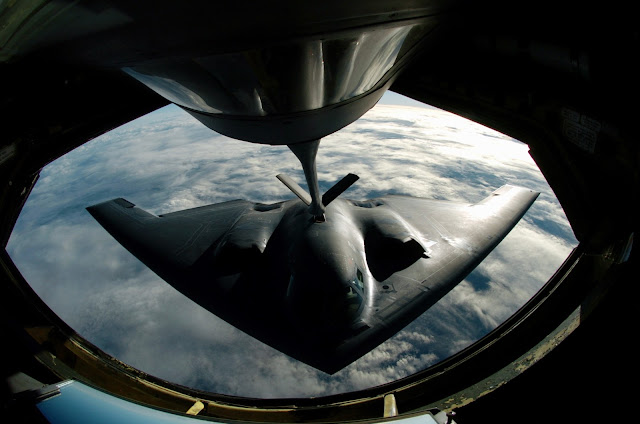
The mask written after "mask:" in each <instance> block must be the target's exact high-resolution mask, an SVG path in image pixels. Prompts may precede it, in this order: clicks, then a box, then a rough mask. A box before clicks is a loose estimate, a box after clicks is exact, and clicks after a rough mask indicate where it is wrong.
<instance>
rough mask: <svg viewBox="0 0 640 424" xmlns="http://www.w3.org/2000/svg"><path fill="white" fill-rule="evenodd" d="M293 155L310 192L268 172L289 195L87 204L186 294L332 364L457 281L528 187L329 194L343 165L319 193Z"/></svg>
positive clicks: (282, 347)
mask: <svg viewBox="0 0 640 424" xmlns="http://www.w3.org/2000/svg"><path fill="white" fill-rule="evenodd" d="M311 147H312V148H314V146H311ZM315 149H316V150H317V144H316V145H315ZM294 153H295V151H294ZM296 155H297V156H298V157H299V158H300V160H301V162H302V163H303V167H304V168H305V171H307V170H309V169H311V170H312V172H310V173H309V175H308V178H307V181H308V183H310V184H309V187H311V192H312V193H311V195H308V194H307V193H304V191H303V190H302V189H301V188H300V187H299V186H297V184H296V183H294V182H292V181H291V179H289V178H287V177H284V176H279V178H280V179H281V180H282V181H283V182H284V183H285V184H286V185H287V186H288V187H290V188H291V189H292V191H293V192H294V193H296V194H297V195H298V196H299V197H300V199H295V200H288V201H284V202H280V203H274V204H260V203H253V202H249V201H246V200H233V201H228V202H223V203H218V204H213V205H209V206H203V207H198V208H194V209H188V210H183V211H179V212H173V213H168V214H165V215H159V216H156V215H153V214H150V213H148V212H146V211H144V210H142V209H140V208H138V207H136V206H135V205H134V204H132V203H131V202H129V201H127V200H124V199H121V198H119V199H113V200H110V201H107V202H104V203H100V204H97V205H94V206H91V207H89V208H87V209H88V211H89V212H90V213H91V214H92V215H93V217H94V218H95V219H96V220H97V221H98V222H99V223H100V224H101V225H102V226H103V227H104V228H105V229H106V230H107V231H108V232H109V233H110V234H111V235H112V236H113V237H114V238H115V239H116V240H117V241H118V242H119V243H120V244H121V245H122V246H124V247H125V248H126V249H127V250H129V251H130V252H131V253H132V254H133V255H134V256H136V257H137V258H138V259H139V260H141V261H142V262H143V263H144V264H145V265H147V266H148V267H149V268H150V269H151V270H153V271H154V272H155V273H156V274H157V275H159V276H160V277H161V278H163V279H164V280H165V281H166V282H168V283H169V284H170V285H172V286H173V287H174V288H176V289H177V290H178V291H180V292H181V293H183V294H184V295H186V296H187V297H189V298H190V299H192V300H193V301H194V302H196V303H198V304H199V305H201V306H202V307H204V308H205V309H207V310H209V311H210V312H212V313H213V314H215V315H217V316H218V317H220V318H222V319H223V320H225V321H227V322H228V323H230V324H232V325H233V326H235V327H236V328H238V329H240V330H242V331H244V332H245V333H247V334H249V335H251V336H253V337H255V338H256V339H258V340H260V341H262V342H264V343H266V344H268V345H270V346H272V347H273V348H275V349H277V350H279V351H281V352H283V353H285V354H287V355H289V356H291V357H293V358H295V359H297V360H300V361H302V362H304V363H307V364H309V365H311V366H313V367H315V368H317V369H319V370H321V371H324V372H326V373H329V374H333V373H335V372H337V371H339V370H340V369H342V368H344V367H345V366H347V365H348V364H350V363H352V362H353V361H355V360H356V359H358V358H360V357H361V356H362V355H364V354H366V353H367V352H369V351H371V350H372V349H373V348H375V347H376V346H378V345H379V344H381V343H382V342H384V341H385V340H387V339H388V338H390V337H391V336H393V335H394V334H395V333H396V332H398V331H399V330H401V329H402V328H403V327H405V326H406V325H407V324H409V323H410V322H411V321H413V320H414V319H415V318H417V317H418V316H419V315H421V314H422V313H423V312H425V311H426V310H427V309H428V308H430V307H431V306H432V305H434V304H435V303H436V302H437V301H438V300H439V299H441V298H442V297H443V296H444V295H445V294H447V293H448V292H449V291H450V290H451V289H453V288H454V287H455V286H456V285H457V284H459V283H460V282H461V281H462V280H463V279H464V278H465V276H466V275H467V274H469V273H470V272H471V271H472V270H473V269H474V268H475V267H476V266H477V265H478V264H479V263H480V262H481V261H482V260H483V259H484V258H485V257H486V256H487V255H488V254H489V253H490V252H491V251H492V250H493V249H494V248H495V247H496V245H497V244H498V243H499V242H500V241H501V240H502V239H503V238H504V237H505V236H506V235H507V234H508V232H509V231H510V230H511V229H512V228H513V227H514V226H515V225H516V224H517V223H518V221H519V220H520V219H521V218H522V216H523V215H524V213H525V212H526V211H527V210H528V208H529V207H530V206H531V204H532V203H533V202H534V201H535V199H536V198H537V196H538V194H539V193H536V192H533V191H531V190H528V189H525V188H519V187H515V186H510V185H505V186H503V187H501V188H499V189H498V190H496V191H494V192H493V193H492V194H490V195H489V196H488V197H487V198H486V199H484V200H483V201H481V202H479V203H477V204H461V203H454V202H449V201H439V200H429V199H423V198H414V197H409V196H396V195H388V196H382V197H378V198H375V199H369V200H365V201H353V200H347V199H343V198H337V196H338V195H339V194H340V193H341V192H343V191H344V190H345V189H346V188H348V187H349V186H350V185H351V184H352V183H353V182H354V181H355V180H356V179H357V177H356V176H354V175H353V174H349V175H348V176H347V177H345V178H344V179H343V180H341V181H340V182H338V183H337V184H336V185H335V186H334V187H333V188H332V189H330V190H328V191H327V193H325V195H324V196H322V198H320V197H319V195H318V193H317V185H316V186H315V187H316V188H313V185H314V180H315V178H317V177H316V174H315V164H314V163H313V164H312V165H313V166H310V165H309V163H310V162H309V161H307V162H305V160H304V159H303V158H301V156H304V155H298V153H296ZM311 156H312V157H313V158H315V152H313V154H312V155H311ZM310 180H311V181H310ZM315 183H317V180H315ZM334 199H335V200H334Z"/></svg>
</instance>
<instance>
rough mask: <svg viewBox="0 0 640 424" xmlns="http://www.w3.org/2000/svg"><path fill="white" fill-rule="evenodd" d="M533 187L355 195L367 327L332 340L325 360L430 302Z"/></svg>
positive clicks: (359, 349)
mask: <svg viewBox="0 0 640 424" xmlns="http://www.w3.org/2000/svg"><path fill="white" fill-rule="evenodd" d="M538 195H539V193H537V192H534V191H532V190H529V189H525V188H521V187H515V186H510V185H505V186H503V187H501V188H499V189H498V190H496V191H494V192H493V193H491V194H490V195H489V196H488V197H487V198H485V199H484V200H483V201H481V202H479V203H476V204H463V203H455V202H449V201H440V200H430V199H421V198H415V197H409V196H382V197H379V198H376V199H372V200H369V201H366V202H353V204H354V207H355V208H356V211H355V212H354V213H355V214H356V215H358V216H359V220H360V221H361V222H363V223H364V227H365V242H364V244H365V252H366V257H367V263H368V264H369V271H370V272H371V274H372V276H373V277H374V278H373V281H374V284H373V287H372V288H371V290H370V294H371V296H372V298H371V299H370V302H369V307H368V309H367V311H365V313H364V314H363V321H364V322H365V323H366V326H365V328H364V329H362V330H361V331H360V332H359V333H358V334H355V335H353V337H351V338H350V339H348V340H345V341H344V343H342V344H341V345H340V346H338V347H337V348H335V350H334V351H333V352H331V358H332V359H331V360H327V361H325V362H327V363H325V364H324V366H325V367H326V368H328V369H330V370H332V371H333V372H335V371H337V370H339V369H341V368H342V367H344V366H346V365H347V364H349V363H351V362H353V361H354V360H356V359H358V358H359V357H360V356H362V355H364V354H365V353H367V352H369V351H370V350H371V349H373V348H375V347H376V346H378V345H379V344H380V343H382V342H384V341H385V340H387V339H388V338H390V337H391V336H393V335H394V334H395V333H396V332H398V331H399V330H401V329H402V328H404V327H405V326H406V325H407V324H409V323H410V322H412V321H413V320H414V319H416V318H417V317H418V316H419V315H421V314H422V313H424V312H425V311H426V310H427V309H429V308H430V307H431V306H433V305H434V304H435V303H436V302H437V301H438V300H440V299H441V298H442V297H443V296H444V295H446V294H447V293H448V292H449V291H450V290H452V289H453V288H454V287H455V286H456V285H458V284H459V283H460V282H461V281H462V280H463V279H464V278H465V277H466V276H467V275H468V274H469V273H470V272H471V271H472V270H473V269H474V268H475V267H476V266H478V264H480V262H482V260H483V259H484V258H485V257H486V256H487V255H488V254H489V253H490V252H491V251H492V250H493V249H494V248H495V247H496V246H497V245H498V244H499V243H500V241H501V240H502V239H503V238H504V237H505V236H506V235H507V234H508V233H509V231H511V229H512V228H513V227H514V226H515V225H516V224H517V223H518V222H519V221H520V219H521V218H522V216H523V215H524V214H525V213H526V211H527V210H528V209H529V207H530V206H531V205H532V204H533V202H534V201H535V199H536V198H537V197H538ZM327 356H328V355H327Z"/></svg>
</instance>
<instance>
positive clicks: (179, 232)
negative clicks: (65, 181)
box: [87, 198, 254, 281]
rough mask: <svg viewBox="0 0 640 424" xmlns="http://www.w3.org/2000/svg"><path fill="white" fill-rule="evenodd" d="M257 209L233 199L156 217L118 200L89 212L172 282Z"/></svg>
mask: <svg viewBox="0 0 640 424" xmlns="http://www.w3.org/2000/svg"><path fill="white" fill-rule="evenodd" d="M253 207H254V203H251V202H248V201H245V200H232V201H229V202H224V203H218V204H214V205H208V206H202V207H199V208H194V209H188V210H183V211H179V212H173V213H169V214H165V215H160V216H156V215H153V214H150V213H149V212H147V211H145V210H143V209H140V208H138V207H136V206H135V205H134V204H133V203H131V202H129V201H127V200H125V199H122V198H118V199H113V200H109V201H107V202H103V203H100V204H97V205H93V206H90V207H88V208H87V210H88V211H89V213H91V215H92V216H93V217H94V218H95V219H96V221H98V223H99V224H100V225H102V226H103V227H104V229H105V230H107V231H108V232H109V234H111V235H112V236H113V238H115V239H116V240H117V241H118V242H119V243H120V244H121V245H122V246H124V247H125V248H126V249H127V250H128V251H129V252H131V253H132V254H133V255H134V256H135V257H137V258H138V259H140V261H142V262H143V263H144V264H145V265H147V266H148V267H149V268H150V269H151V270H153V271H154V272H155V273H156V274H158V275H159V276H160V277H162V278H163V279H165V280H167V279H168V278H169V280H170V276H172V275H175V273H179V272H180V270H181V269H182V270H184V269H187V268H188V267H190V266H192V265H193V264H194V263H195V262H196V261H197V260H198V258H200V257H201V256H202V255H203V254H204V253H205V251H207V250H208V249H210V248H211V246H215V245H216V243H217V242H218V240H219V239H220V238H221V237H222V236H223V235H224V234H225V233H226V232H227V231H229V230H230V229H231V228H232V227H233V225H234V223H235V222H236V221H237V220H239V219H240V218H241V217H242V215H243V214H245V213H246V212H247V211H249V210H251V209H252V208H253ZM169 280H167V281H169Z"/></svg>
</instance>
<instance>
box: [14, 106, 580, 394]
mask: <svg viewBox="0 0 640 424" xmlns="http://www.w3.org/2000/svg"><path fill="white" fill-rule="evenodd" d="M318 171H319V178H320V180H321V189H322V190H326V189H327V188H328V187H330V186H331V185H332V184H333V183H334V182H335V181H336V180H338V179H339V178H341V177H342V176H344V175H345V174H346V173H348V172H353V173H356V174H358V175H359V176H360V180H359V181H358V182H357V183H356V184H355V185H354V186H353V187H352V188H350V189H349V190H348V191H347V192H346V193H345V194H344V195H343V196H345V197H349V198H352V199H366V198H371V197H375V196H378V195H382V194H388V193H393V194H408V195H413V196H419V197H426V198H436V199H448V200H454V201H462V202H469V203H474V202H477V201H479V200H481V199H483V198H484V197H486V196H487V195H488V194H489V193H490V192H491V191H493V190H494V189H496V188H498V187H500V186H501V185H503V184H507V183H509V184H514V185H521V186H526V187H528V188H531V189H534V190H537V191H540V192H541V193H542V194H541V195H540V197H539V198H538V200H537V201H536V202H535V204H534V205H533V207H532V208H531V209H530V211H529V213H528V214H527V215H526V216H525V218H524V219H523V220H522V221H521V222H520V223H519V224H518V226H517V227H516V228H515V229H514V230H513V231H512V232H511V233H510V234H509V235H508V236H507V238H506V239H505V240H504V241H503V242H502V243H501V244H500V245H499V246H498V248H496V249H495V250H494V251H493V252H492V253H491V254H490V255H489V257H488V258H487V259H486V260H485V261H484V262H483V263H482V264H481V265H480V266H479V267H478V268H477V269H476V270H475V271H474V272H473V273H472V274H471V275H469V277H468V278H467V279H465V280H464V281H463V282H462V283H461V284H460V285H458V287H456V289H454V290H453V291H452V292H451V293H450V294H449V295H447V296H446V297H444V298H443V299H442V300H441V301H440V302H439V303H438V304H437V305H435V306H434V307H433V308H431V309H430V310H428V311H427V312H426V313H425V314H423V315H422V316H421V317H419V318H418V319H416V320H415V321H414V322H413V323H411V324H410V325H409V326H407V327H406V328H405V329H404V330H403V331H401V332H400V333H398V334H397V335H395V336H394V337H392V338H391V339H389V340H388V341H386V342H385V343H383V344H382V345H381V346H379V347H378V348H376V349H374V350H373V351H371V352H370V353H368V354H367V355H365V356H364V357H362V358H361V359H359V360H358V361H356V362H354V363H353V364H351V365H349V366H348V367H346V368H345V369H343V370H341V371H340V372H338V373H336V374H335V375H333V376H328V375H326V374H324V373H322V372H320V371H317V370H315V369H313V368H311V367H309V366H307V365H305V364H302V363H299V362H297V361H295V360H293V359H291V358H289V357H287V356H286V355H283V354H281V353H280V352H278V351H276V350H274V349H272V348H270V347H268V346H266V345H264V344H262V343H260V342H258V341H256V340H255V339H253V338H251V337H249V336H247V335H246V334H244V333H242V332H240V331H238V330H236V329H235V328H234V327H232V326H230V325H229V324H227V323H226V322H224V321H222V320H220V319H218V318H217V317H215V316H214V315H212V314H210V313H209V312H207V311H206V310H204V309H202V308H200V307H199V306H197V305H195V304H193V303H192V302H191V301H189V300H188V299H187V298H185V297H184V296H182V295H181V294H179V293H178V292H177V291H175V290H174V289H173V288H172V287H171V286H169V285H168V284H166V283H165V282H164V281H162V280H160V279H159V278H158V277H157V276H156V275H155V274H153V273H152V272H150V271H149V270H148V269H146V267H144V266H143V265H142V264H141V263H140V262H138V261H137V260H136V259H135V258H134V257H132V256H131V255H130V254H129V253H128V252H127V251H126V250H125V249H124V248H122V247H121V246H120V245H119V244H118V243H117V242H115V241H114V240H113V239H112V238H111V237H110V236H109V235H108V234H107V233H106V232H105V231H104V230H103V229H102V227H100V226H99V225H98V224H97V223H96V222H95V221H94V220H93V219H92V218H91V217H90V215H89V214H88V213H87V212H86V211H85V210H84V208H85V207H86V206H89V205H92V204H95V203H97V202H100V201H104V200H108V199H111V198H114V197H124V198H126V199H128V200H130V201H132V202H134V203H136V204H137V205H138V206H140V207H142V208H145V209H147V210H149V211H150V212H153V213H156V214H161V213H167V212H172V211H176V210H181V209H186V208H191V207H195V206H201V205H206V204H211V203H217V202H221V201H226V200H232V199H237V198H243V199H247V200H252V201H256V202H263V203H269V202H275V201H281V200H286V199H291V198H292V194H291V193H290V192H289V191H288V189H287V188H286V187H284V186H283V185H282V184H280V183H279V182H278V181H277V180H276V179H275V178H274V176H275V175H276V174H278V173H286V174H289V175H290V176H292V177H293V178H294V179H296V180H297V181H298V182H300V183H301V185H303V184H302V182H303V181H304V177H303V174H302V171H301V169H300V166H299V163H298V162H297V160H296V158H295V156H294V155H293V154H292V153H291V152H290V151H289V150H288V149H287V148H286V147H275V146H262V145H254V144H250V143H245V142H240V141H235V140H230V139H227V138H225V137H223V136H220V135H217V134H215V133H213V132H211V131H210V130H208V129H207V128H205V127H204V126H202V125H201V124H199V123H198V122H196V121H195V120H194V119H193V118H191V117H190V116H188V115H187V114H185V113H183V112H181V111H180V110H179V109H177V108H176V107H172V106H170V107H167V108H164V109H162V110H160V111H157V112H155V113H153V114H150V115H147V116H145V117H143V118H140V119H139V120H137V121H134V122H131V123H129V124H126V125H124V126H122V127H120V128H118V129H116V130H114V131H112V132H110V133H108V134H105V135H103V136H101V137H99V138H97V139H95V140H92V141H91V142H89V143H87V144H85V145H84V146H81V147H79V148H78V149H76V150H75V151H73V152H71V153H70V154H68V155H66V156H65V157H63V158H60V159H58V160H57V161H55V162H53V163H52V164H50V165H49V166H47V168H45V169H44V170H43V172H42V175H41V178H40V181H39V182H38V184H37V185H36V187H35V189H34V191H33V193H32V194H31V196H30V197H29V200H28V202H27V204H26V206H25V208H24V210H23V212H22V214H21V216H20V219H19V221H18V223H17V225H16V227H15V229H14V232H13V234H12V237H11V239H10V243H9V246H8V251H9V253H10V255H11V257H12V258H13V260H14V261H15V262H16V264H17V265H18V267H19V269H20V270H21V272H22V273H23V275H24V276H25V278H26V279H27V281H29V283H30V284H31V285H32V287H33V288H34V290H35V291H36V292H37V293H38V294H39V295H40V296H41V297H42V298H43V300H44V301H45V302H46V303H47V304H48V305H49V306H50V307H51V308H52V309H53V310H54V311H55V312H56V313H57V314H58V315H59V316H60V317H61V318H63V319H64V320H65V321H66V322H67V323H68V324H69V325H71V326H72V327H73V328H74V329H75V330H76V331H78V332H79V333H80V334H82V335H83V336H85V337H86V338H87V339H89V340H91V341H92V342H93V343H95V344H96V345H97V346H99V347H100V348H101V349H103V350H105V351H106V352H108V353H110V354H112V355H114V356H116V357H117V358H119V359H120V360H122V361H124V362H126V363H129V364H130V365H133V366H135V367H137V368H139V369H141V370H143V371H145V372H148V373H150V374H153V375H155V376H157V377H160V378H164V379H167V380H170V381H173V382H176V383H179V384H183V385H187V386H192V387H196V388H199V389H203V390H209V391H214V392H220V393H227V394H233V395H240V396H258V397H295V396H321V395H327V394H333V393H339V392H345V391H352V390H358V389H362V388H365V387H370V386H374V385H379V384H384V383H386V382H389V381H392V380H395V379H397V378H400V377H404V376H406V375H409V374H411V373H414V372H416V371H418V370H421V369H423V368H425V367H427V366H429V365H432V364H434V363H436V362H438V361H439V360H441V359H443V358H445V357H447V356H449V355H451V354H452V353H455V352H457V351H459V350H460V349H462V348H464V347H466V346H468V345H469V344H471V343H473V342H474V341H475V340H477V339H478V338H480V337H482V336H483V335H485V334H486V333H488V332H489V331H491V330H492V329H493V328H495V327H496V326H497V325H499V324H500V323H501V322H503V321H504V320H505V319H506V318H508V317H509V316H510V315H511V314H512V313H513V312H514V311H515V310H517V309H518V308H519V307H520V306H522V305H523V304H524V303H525V302H526V301H527V300H528V299H529V298H530V297H531V296H532V295H533V294H534V293H535V292H536V291H537V290H538V289H539V288H540V287H541V286H542V284H544V283H545V282H546V281H547V279H548V278H549V277H550V276H551V275H552V274H553V272H554V271H555V270H556V269H557V267H558V266H559V265H560V264H561V263H562V261H563V260H564V259H565V258H566V256H567V255H568V253H569V252H570V250H571V249H572V248H573V246H575V244H576V242H575V239H574V238H573V234H572V232H571V228H570V227H569V224H568V223H567V221H566V218H565V217H564V213H563V211H562V208H561V207H560V205H559V204H558V202H557V200H556V199H555V197H554V196H553V193H552V192H551V190H550V188H549V187H548V185H547V184H546V182H545V180H544V178H543V177H542V175H541V174H540V172H539V170H538V169H537V167H536V166H535V164H534V163H533V161H532V160H531V158H530V157H529V155H528V153H527V147H526V146H525V145H523V144H521V143H519V142H517V141H515V140H513V139H511V138H509V137H506V136H504V135H502V134H499V133H497V132H495V131H493V130H491V129H488V128H486V127H482V126H480V125H477V124H475V123H472V122H470V121H466V120H464V119H462V118H459V117H456V116H454V115H451V114H448V113H446V112H443V111H440V110H438V109H433V108H415V107H406V106H390V105H378V106H376V107H375V108H374V109H372V110H371V111H369V112H368V113H367V114H366V115H365V116H363V117H362V118H361V119H360V120H358V121H356V122H355V123H353V124H352V125H350V126H348V127H347V128H345V129H343V130H341V131H339V132H338V133H335V134H333V135H331V136H329V137H326V139H325V140H323V142H322V143H321V146H320V150H319V154H318Z"/></svg>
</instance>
